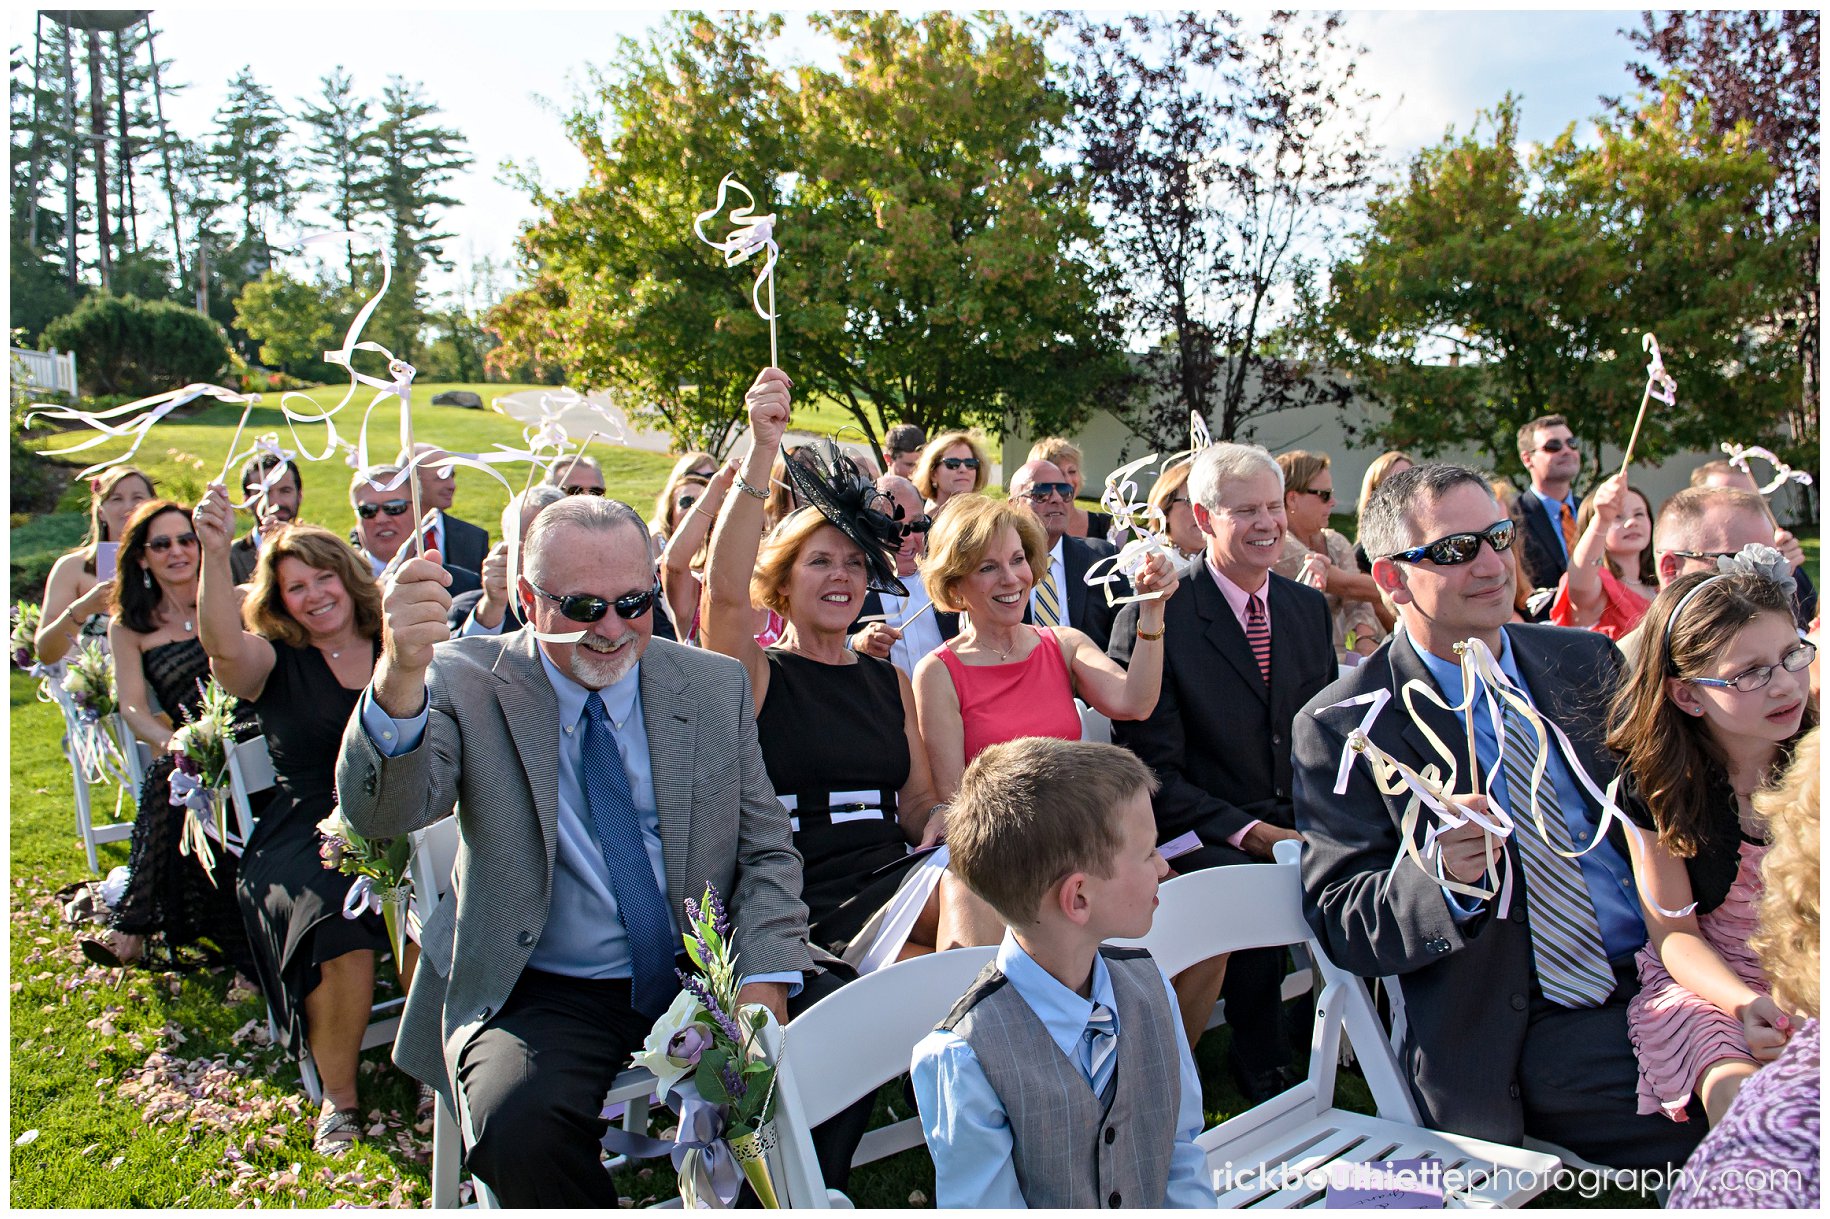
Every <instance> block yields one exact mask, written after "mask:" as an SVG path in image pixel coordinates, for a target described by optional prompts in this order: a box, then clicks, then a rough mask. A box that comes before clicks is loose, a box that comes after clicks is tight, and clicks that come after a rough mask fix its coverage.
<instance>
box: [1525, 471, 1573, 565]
mask: <svg viewBox="0 0 1830 1219" xmlns="http://www.w3.org/2000/svg"><path fill="white" fill-rule="evenodd" d="M1531 493H1532V494H1533V495H1535V496H1537V497H1538V502H1539V503H1540V504H1543V505H1544V511H1545V512H1546V513H1548V514H1549V515H1550V531H1551V532H1552V533H1554V534H1556V535H1557V549H1558V550H1560V551H1562V552H1563V565H1564V566H1565V567H1568V566H1569V543H1568V542H1565V541H1564V540H1563V505H1565V504H1568V505H1569V510H1570V515H1571V516H1574V515H1575V513H1576V509H1577V508H1578V507H1579V506H1580V505H1579V504H1578V502H1577V500H1576V496H1575V493H1574V492H1572V493H1570V494H1569V495H1566V496H1564V497H1563V498H1562V499H1552V498H1551V497H1550V496H1548V495H1545V494H1544V493H1543V492H1541V491H1539V490H1538V489H1537V488H1536V487H1532V488H1531Z"/></svg>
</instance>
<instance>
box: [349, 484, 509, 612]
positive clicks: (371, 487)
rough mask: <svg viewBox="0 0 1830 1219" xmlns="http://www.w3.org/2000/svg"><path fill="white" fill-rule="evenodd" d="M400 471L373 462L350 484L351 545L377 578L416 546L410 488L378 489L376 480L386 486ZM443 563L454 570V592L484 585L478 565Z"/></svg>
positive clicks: (447, 569) (452, 587)
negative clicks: (467, 565)
mask: <svg viewBox="0 0 1830 1219" xmlns="http://www.w3.org/2000/svg"><path fill="white" fill-rule="evenodd" d="M399 474H400V467H399V466H370V467H369V468H368V469H366V470H358V471H357V472H356V474H355V476H354V477H353V478H351V479H350V484H349V502H350V507H351V508H352V509H354V510H355V513H356V527H355V528H354V529H352V530H350V539H349V540H350V545H352V546H354V547H355V548H356V549H357V550H359V551H361V552H362V554H363V555H364V556H365V557H366V558H367V559H368V561H369V566H370V568H372V569H373V571H374V573H375V578H376V579H378V580H379V579H380V578H381V575H382V573H383V572H385V571H387V570H388V568H389V566H391V565H393V566H397V565H398V564H396V563H395V560H396V558H404V555H403V552H405V553H406V554H411V553H412V550H413V504H412V501H411V500H410V499H409V498H408V490H407V488H406V487H405V486H404V485H402V486H399V487H395V488H393V489H391V490H386V491H380V490H376V486H377V484H379V485H381V486H386V485H387V484H389V483H391V482H393V481H394V479H395V478H396V477H397V476H398V475H399ZM485 557H487V552H485ZM444 567H445V570H446V571H448V572H450V573H451V590H450V591H451V593H452V595H454V596H456V595H460V594H463V593H468V592H474V591H476V590H477V589H480V588H482V587H483V577H482V575H481V573H480V572H479V570H478V569H477V568H474V567H460V566H459V565H458V564H456V563H455V562H452V561H451V560H450V559H446V560H445V563H444Z"/></svg>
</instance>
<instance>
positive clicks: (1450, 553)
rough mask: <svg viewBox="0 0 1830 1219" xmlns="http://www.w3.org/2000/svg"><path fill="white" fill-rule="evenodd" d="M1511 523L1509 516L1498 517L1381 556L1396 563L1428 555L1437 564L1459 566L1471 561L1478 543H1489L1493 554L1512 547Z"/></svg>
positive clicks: (1407, 561) (1477, 551)
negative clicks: (1475, 530) (1482, 526)
mask: <svg viewBox="0 0 1830 1219" xmlns="http://www.w3.org/2000/svg"><path fill="white" fill-rule="evenodd" d="M1512 533H1513V523H1512V522H1511V521H1510V520H1505V521H1499V522H1496V523H1495V524H1492V525H1489V526H1487V528H1485V529H1483V530H1482V531H1481V532H1479V533H1451V534H1450V535H1449V536H1448V537H1446V538H1437V539H1436V540H1435V541H1434V542H1426V543H1424V544H1423V545H1422V546H1414V547H1412V548H1411V549H1409V550H1400V551H1399V552H1398V553H1397V554H1393V555H1387V556H1385V557H1386V558H1388V559H1391V560H1392V561H1393V562H1396V563H1415V562H1418V561H1419V560H1421V559H1428V560H1429V561H1430V562H1432V563H1434V564H1436V565H1437V566H1438V567H1459V566H1461V565H1462V564H1463V563H1472V562H1474V559H1475V556H1477V555H1478V554H1480V552H1481V543H1482V542H1483V541H1484V542H1486V543H1487V545H1489V546H1491V547H1493V553H1494V554H1505V553H1506V552H1507V551H1508V550H1511V549H1512Z"/></svg>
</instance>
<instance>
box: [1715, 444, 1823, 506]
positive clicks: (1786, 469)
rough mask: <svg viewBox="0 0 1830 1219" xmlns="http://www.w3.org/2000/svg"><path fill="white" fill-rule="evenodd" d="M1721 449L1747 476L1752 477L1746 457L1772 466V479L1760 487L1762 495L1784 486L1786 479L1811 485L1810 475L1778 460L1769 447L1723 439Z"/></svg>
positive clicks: (1729, 460) (1730, 461) (1729, 461)
mask: <svg viewBox="0 0 1830 1219" xmlns="http://www.w3.org/2000/svg"><path fill="white" fill-rule="evenodd" d="M1722 451H1723V452H1724V453H1726V454H1728V464H1729V465H1731V466H1733V467H1735V469H1737V470H1740V471H1741V472H1742V473H1744V474H1746V475H1747V476H1748V477H1749V478H1753V477H1754V472H1753V470H1751V469H1749V468H1748V464H1747V459H1748V458H1750V457H1758V458H1760V460H1762V461H1764V462H1766V463H1767V464H1768V465H1770V466H1772V467H1773V479H1772V481H1771V482H1769V483H1767V485H1766V486H1764V487H1761V488H1760V494H1762V495H1771V494H1772V493H1773V492H1775V491H1777V490H1779V488H1781V487H1783V486H1785V485H1786V483H1787V482H1788V481H1789V482H1795V483H1797V484H1798V485H1799V486H1801V487H1808V486H1810V485H1811V476H1810V475H1809V474H1807V473H1806V472H1805V471H1803V470H1794V469H1793V468H1792V467H1791V466H1788V465H1787V464H1786V463H1785V462H1783V461H1781V460H1779V458H1778V457H1777V456H1776V455H1775V454H1774V453H1773V451H1772V450H1771V449H1763V448H1761V447H1760V446H1759V445H1757V444H1733V443H1731V442H1729V441H1727V440H1724V441H1723V442H1722Z"/></svg>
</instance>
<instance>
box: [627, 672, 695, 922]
mask: <svg viewBox="0 0 1830 1219" xmlns="http://www.w3.org/2000/svg"><path fill="white" fill-rule="evenodd" d="M641 686H642V721H643V723H644V724H645V725H646V726H647V730H648V760H649V764H650V765H651V767H652V768H653V770H654V804H655V814H656V816H657V818H658V819H659V821H660V823H661V856H662V858H663V859H664V860H666V863H667V898H668V902H669V904H670V905H674V906H675V907H676V909H677V908H678V903H680V902H682V901H684V900H685V899H686V898H688V897H690V898H692V899H694V900H695V901H697V900H698V898H699V894H697V893H687V892H686V891H685V890H686V852H687V847H688V845H689V844H690V843H691V841H692V819H693V779H694V775H693V758H694V757H695V755H696V754H697V753H698V750H699V728H698V715H697V707H696V706H695V704H694V701H693V700H692V698H691V697H689V691H688V690H687V681H686V675H685V674H684V673H682V672H681V670H680V666H679V665H678V664H676V663H674V658H673V656H672V655H671V653H670V652H669V649H668V645H667V644H666V642H665V641H663V642H661V643H659V644H657V643H656V642H655V641H653V640H650V641H649V643H648V648H647V650H646V651H644V652H643V653H642V675H641Z"/></svg>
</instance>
